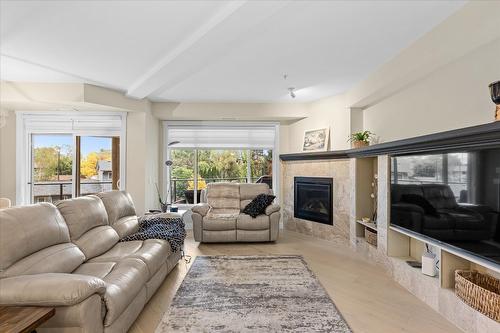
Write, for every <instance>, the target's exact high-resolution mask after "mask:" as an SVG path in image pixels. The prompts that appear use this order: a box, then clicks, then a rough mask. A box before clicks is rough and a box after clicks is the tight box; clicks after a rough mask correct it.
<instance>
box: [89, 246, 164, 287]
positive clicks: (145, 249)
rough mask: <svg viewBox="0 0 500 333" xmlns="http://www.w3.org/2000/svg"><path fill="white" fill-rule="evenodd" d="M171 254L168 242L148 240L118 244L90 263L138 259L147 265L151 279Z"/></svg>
mask: <svg viewBox="0 0 500 333" xmlns="http://www.w3.org/2000/svg"><path fill="white" fill-rule="evenodd" d="M171 254H172V249H171V247H170V244H169V243H168V242H167V241H166V240H163V239H147V240H145V241H141V240H137V241H129V242H120V243H117V244H116V245H115V246H113V247H112V248H111V249H110V250H109V251H107V252H106V253H104V254H102V255H100V256H98V257H95V258H93V259H91V260H90V261H89V262H110V261H111V262H113V261H119V260H122V259H125V258H137V259H140V260H142V261H143V262H144V263H145V264H146V266H147V267H148V272H149V278H151V277H153V275H155V274H156V272H157V271H158V270H159V269H160V267H161V265H163V264H164V263H165V261H166V260H167V258H168V256H169V255H171Z"/></svg>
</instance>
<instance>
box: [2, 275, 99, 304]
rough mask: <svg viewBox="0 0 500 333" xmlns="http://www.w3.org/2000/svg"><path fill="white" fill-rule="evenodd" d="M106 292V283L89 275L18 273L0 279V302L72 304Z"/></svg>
mask: <svg viewBox="0 0 500 333" xmlns="http://www.w3.org/2000/svg"><path fill="white" fill-rule="evenodd" d="M105 292H106V283H105V282H104V281H103V280H101V279H99V278H96V277H93V276H88V275H80V274H66V273H45V274H34V275H19V276H15V277H9V278H5V279H1V280H0V305H19V306H24V305H34V306H71V305H75V304H78V303H80V302H82V301H84V300H85V299H87V298H88V297H90V296H92V295H94V294H98V295H104V293H105Z"/></svg>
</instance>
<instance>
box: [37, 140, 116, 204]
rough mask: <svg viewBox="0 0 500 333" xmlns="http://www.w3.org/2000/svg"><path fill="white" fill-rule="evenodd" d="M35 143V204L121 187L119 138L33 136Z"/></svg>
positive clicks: (54, 201)
mask: <svg viewBox="0 0 500 333" xmlns="http://www.w3.org/2000/svg"><path fill="white" fill-rule="evenodd" d="M31 143H32V145H31V161H32V163H31V179H32V181H31V182H30V185H31V193H32V195H31V202H32V203H37V202H53V203H56V202H57V201H59V200H64V199H68V198H72V197H78V196H83V195H89V194H95V193H99V192H103V191H111V190H113V189H118V188H119V182H120V181H119V180H120V138H119V137H105V136H80V135H73V134H32V136H31Z"/></svg>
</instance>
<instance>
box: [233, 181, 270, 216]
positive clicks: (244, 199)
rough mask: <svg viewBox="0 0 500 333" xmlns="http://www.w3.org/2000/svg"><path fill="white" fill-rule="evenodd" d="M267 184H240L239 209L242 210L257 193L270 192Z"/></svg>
mask: <svg viewBox="0 0 500 333" xmlns="http://www.w3.org/2000/svg"><path fill="white" fill-rule="evenodd" d="M271 192H272V191H271V190H269V186H268V185H267V184H265V183H261V184H240V209H241V210H243V209H244V208H245V207H246V206H247V205H248V204H249V203H250V202H252V200H253V199H254V198H255V197H256V196H257V195H259V194H272V193H271Z"/></svg>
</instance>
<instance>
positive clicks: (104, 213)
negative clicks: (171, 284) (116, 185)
mask: <svg viewBox="0 0 500 333" xmlns="http://www.w3.org/2000/svg"><path fill="white" fill-rule="evenodd" d="M138 227H139V226H138V220H137V216H136V213H135V208H134V205H133V203H132V200H131V198H130V196H129V195H128V194H127V193H126V192H120V191H112V192H105V193H100V194H98V195H97V196H93V195H92V196H86V197H81V198H77V199H71V200H64V201H61V202H59V203H58V204H57V207H56V206H54V205H52V204H50V203H41V204H36V205H31V206H23V207H14V208H7V209H3V210H1V211H0V253H1V256H0V304H1V305H38V306H55V307H56V314H55V316H54V317H52V318H51V319H50V320H49V321H47V322H46V323H45V324H43V326H42V327H40V328H39V329H37V331H38V332H89V333H90V332H92V333H95V332H126V331H127V330H128V328H129V327H130V326H131V325H132V323H133V322H134V320H135V319H136V318H137V316H138V315H139V313H140V312H141V310H142V308H143V307H144V305H145V304H146V302H147V301H148V300H149V299H150V298H151V296H152V295H153V294H154V292H155V291H156V289H157V288H158V287H159V286H160V284H161V283H162V281H163V280H164V279H165V277H166V275H167V274H168V273H169V272H170V271H171V270H172V268H174V267H175V265H176V264H177V262H178V260H179V259H180V257H181V254H180V253H179V252H175V253H172V250H171V248H170V244H168V242H167V241H164V240H158V239H150V240H146V241H131V242H121V243H120V242H118V240H119V239H120V237H122V236H125V235H129V234H131V233H133V232H135V231H137V230H138Z"/></svg>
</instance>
